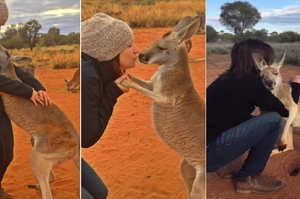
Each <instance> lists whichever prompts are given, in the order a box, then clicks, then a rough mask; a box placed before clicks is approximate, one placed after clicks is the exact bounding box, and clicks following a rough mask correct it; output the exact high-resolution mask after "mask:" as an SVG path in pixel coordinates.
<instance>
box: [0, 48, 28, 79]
mask: <svg viewBox="0 0 300 199" xmlns="http://www.w3.org/2000/svg"><path fill="white" fill-rule="evenodd" d="M31 61H32V59H31V58H30V57H27V56H14V57H11V50H8V49H6V48H4V47H3V46H1V45H0V74H7V73H11V71H14V70H13V69H14V68H13V63H16V64H29V63H30V62H31Z"/></svg>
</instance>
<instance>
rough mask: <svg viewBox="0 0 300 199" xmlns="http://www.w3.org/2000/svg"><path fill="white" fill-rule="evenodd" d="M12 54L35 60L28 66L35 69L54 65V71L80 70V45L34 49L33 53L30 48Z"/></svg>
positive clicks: (14, 51)
mask: <svg viewBox="0 0 300 199" xmlns="http://www.w3.org/2000/svg"><path fill="white" fill-rule="evenodd" d="M12 53H13V55H26V56H29V57H31V58H32V59H33V60H32V63H30V64H29V65H28V66H31V67H33V68H35V67H39V66H44V65H52V68H53V69H60V68H79V66H80V48H79V45H64V46H53V47H40V48H34V49H33V51H32V52H31V51H30V49H29V48H23V49H20V50H17V49H16V50H13V52H12ZM20 67H22V66H20Z"/></svg>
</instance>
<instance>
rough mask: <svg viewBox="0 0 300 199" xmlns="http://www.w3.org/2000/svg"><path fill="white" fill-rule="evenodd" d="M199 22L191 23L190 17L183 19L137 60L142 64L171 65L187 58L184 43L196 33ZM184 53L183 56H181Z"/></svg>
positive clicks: (197, 20)
mask: <svg viewBox="0 0 300 199" xmlns="http://www.w3.org/2000/svg"><path fill="white" fill-rule="evenodd" d="M199 23H200V20H199V19H196V20H194V21H193V22H192V18H191V17H189V16H188V17H185V18H183V19H182V20H181V21H180V22H179V23H178V25H177V26H176V27H175V28H174V29H173V31H172V33H171V34H170V35H169V36H167V37H165V38H162V39H160V40H158V41H155V42H154V43H153V44H152V45H151V46H149V47H148V48H147V49H145V50H144V51H142V52H141V53H140V54H139V60H140V61H141V62H142V63H144V64H153V63H156V64H159V65H162V64H170V65H173V64H174V63H176V62H177V61H178V59H180V57H181V56H186V57H187V56H188V55H187V53H188V52H187V49H186V46H185V41H188V40H189V39H190V38H191V37H192V36H193V35H194V33H195V32H196V31H197V28H198V26H199ZM183 52H184V55H183Z"/></svg>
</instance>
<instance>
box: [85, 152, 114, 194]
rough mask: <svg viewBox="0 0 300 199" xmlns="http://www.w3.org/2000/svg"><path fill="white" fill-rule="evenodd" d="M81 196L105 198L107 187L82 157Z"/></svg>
mask: <svg viewBox="0 0 300 199" xmlns="http://www.w3.org/2000/svg"><path fill="white" fill-rule="evenodd" d="M81 188H82V190H81V198H82V199H105V198H107V194H108V191H107V188H106V186H105V185H104V183H103V182H102V180H101V179H100V177H99V176H98V174H97V173H96V172H95V171H94V169H93V168H92V167H91V166H90V165H89V164H88V163H87V162H86V161H85V160H84V159H83V158H81Z"/></svg>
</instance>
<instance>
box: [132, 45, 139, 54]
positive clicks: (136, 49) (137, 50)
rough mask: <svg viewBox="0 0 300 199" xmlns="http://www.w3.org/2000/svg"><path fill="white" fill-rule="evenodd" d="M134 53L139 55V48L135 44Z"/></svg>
mask: <svg viewBox="0 0 300 199" xmlns="http://www.w3.org/2000/svg"><path fill="white" fill-rule="evenodd" d="M132 49H133V53H138V52H139V49H138V47H136V45H134V44H133V48H132Z"/></svg>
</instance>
